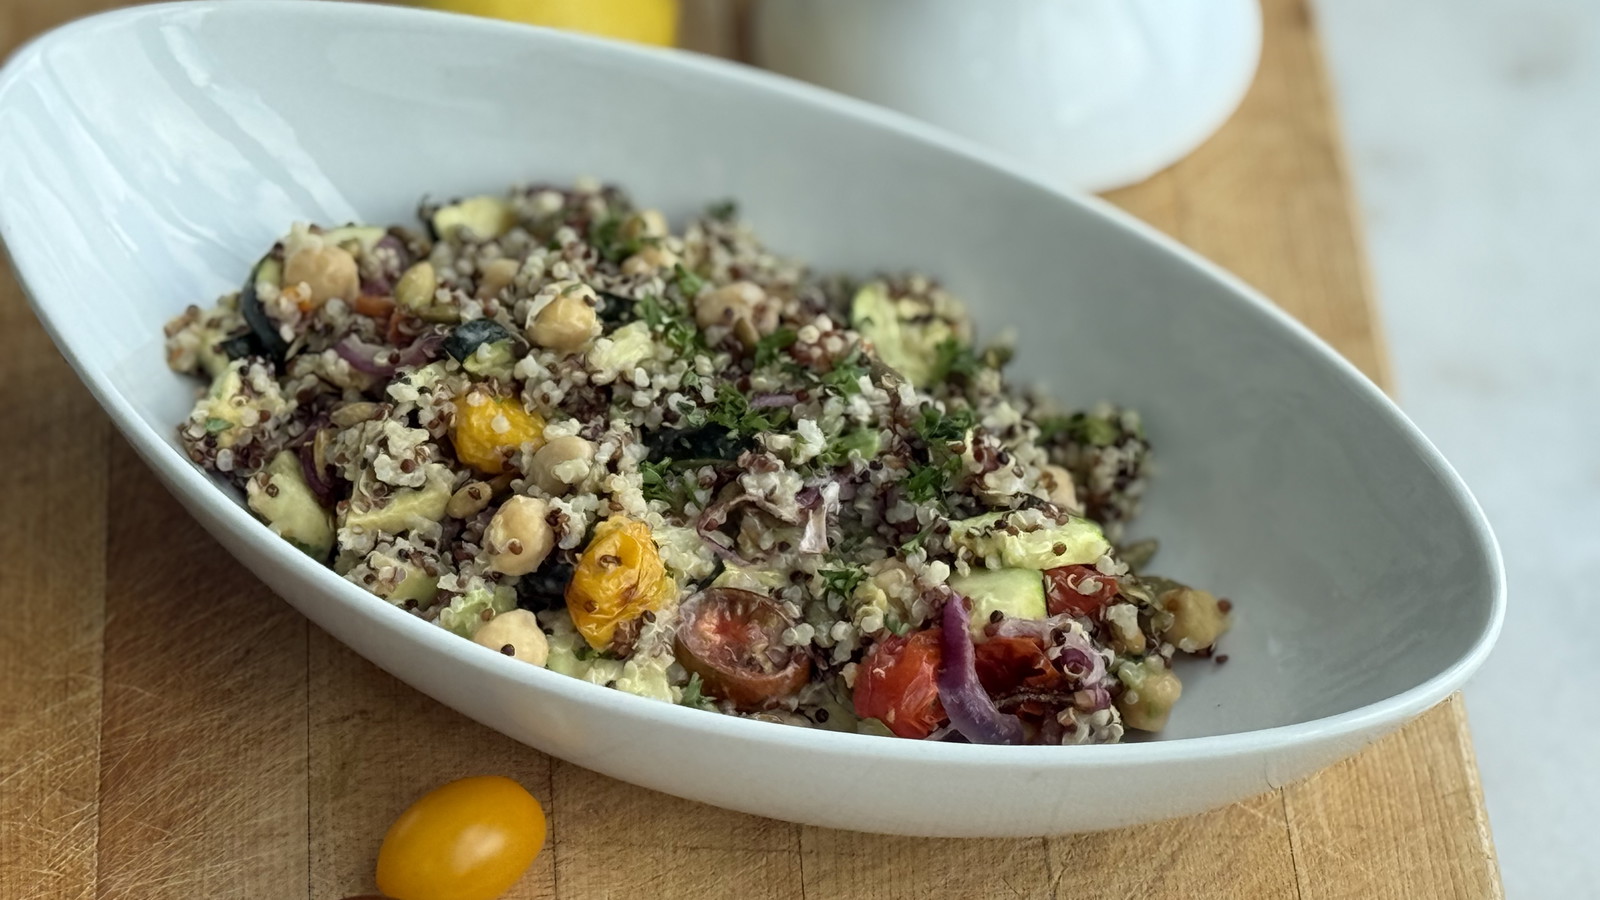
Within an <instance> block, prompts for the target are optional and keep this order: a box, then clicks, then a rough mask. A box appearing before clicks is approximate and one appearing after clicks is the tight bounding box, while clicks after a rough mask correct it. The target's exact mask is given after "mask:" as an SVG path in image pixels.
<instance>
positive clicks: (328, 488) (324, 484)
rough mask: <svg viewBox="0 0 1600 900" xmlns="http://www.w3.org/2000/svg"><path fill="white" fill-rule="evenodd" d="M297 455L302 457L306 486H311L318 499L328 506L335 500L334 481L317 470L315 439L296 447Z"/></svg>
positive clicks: (301, 465) (301, 468) (302, 470)
mask: <svg viewBox="0 0 1600 900" xmlns="http://www.w3.org/2000/svg"><path fill="white" fill-rule="evenodd" d="M295 456H297V457H299V459H300V471H301V473H302V474H304V475H305V477H306V486H307V487H310V488H311V493H313V494H315V495H316V497H317V500H318V501H320V502H321V503H322V505H324V506H327V505H329V504H330V503H331V502H332V501H333V482H331V481H329V480H328V479H327V478H325V477H323V473H321V472H319V471H317V462H316V455H315V446H314V442H313V441H306V442H305V443H303V444H301V445H300V446H299V447H297V448H296V449H295Z"/></svg>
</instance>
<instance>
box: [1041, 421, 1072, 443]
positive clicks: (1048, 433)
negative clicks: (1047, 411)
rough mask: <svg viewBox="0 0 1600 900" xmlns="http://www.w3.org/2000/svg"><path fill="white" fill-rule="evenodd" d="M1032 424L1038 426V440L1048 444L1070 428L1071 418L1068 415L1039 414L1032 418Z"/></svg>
mask: <svg viewBox="0 0 1600 900" xmlns="http://www.w3.org/2000/svg"><path fill="white" fill-rule="evenodd" d="M1034 424H1035V425H1038V426H1039V440H1040V441H1041V442H1042V443H1046V444H1048V443H1050V442H1052V441H1054V440H1055V439H1056V438H1058V437H1061V436H1062V435H1064V434H1066V433H1067V432H1068V431H1069V430H1071V428H1072V419H1071V417H1069V416H1040V417H1039V418H1037V419H1035V420H1034Z"/></svg>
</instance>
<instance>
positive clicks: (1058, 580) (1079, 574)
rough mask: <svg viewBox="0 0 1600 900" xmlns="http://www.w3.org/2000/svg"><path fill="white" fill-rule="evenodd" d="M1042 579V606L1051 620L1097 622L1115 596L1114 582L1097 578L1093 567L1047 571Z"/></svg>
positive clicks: (1096, 572) (1105, 578) (1110, 578)
mask: <svg viewBox="0 0 1600 900" xmlns="http://www.w3.org/2000/svg"><path fill="white" fill-rule="evenodd" d="M1044 576H1045V606H1046V608H1047V609H1048V610H1049V611H1050V615H1052V616H1059V615H1061V614H1063V613H1067V614H1071V615H1074V616H1088V617H1089V618H1091V619H1095V618H1099V617H1100V613H1101V611H1102V610H1104V609H1105V608H1106V606H1108V605H1109V604H1110V603H1111V598H1113V597H1115V596H1117V579H1115V578H1113V577H1111V576H1110V575H1102V574H1100V571H1099V570H1098V569H1096V568H1095V567H1094V566H1061V567H1060V568H1056V569H1046V570H1045V573H1044Z"/></svg>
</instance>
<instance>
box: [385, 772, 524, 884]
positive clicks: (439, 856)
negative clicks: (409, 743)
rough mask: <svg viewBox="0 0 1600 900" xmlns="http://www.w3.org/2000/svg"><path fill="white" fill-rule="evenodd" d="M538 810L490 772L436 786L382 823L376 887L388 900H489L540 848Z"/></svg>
mask: <svg viewBox="0 0 1600 900" xmlns="http://www.w3.org/2000/svg"><path fill="white" fill-rule="evenodd" d="M544 835H545V821H544V810H542V809H540V808H539V801H537V800H535V799H533V795H532V794H529V793H528V792H527V791H526V790H524V789H523V787H522V785H520V784H518V783H516V782H515V781H512V780H511V779H509V778H502V777H500V776H498V775H483V776H479V777H476V778H463V779H461V780H460V781H452V782H450V783H449V784H445V785H440V786H439V787H436V788H434V789H433V790H431V791H429V792H428V793H426V794H423V795H422V797H421V798H419V799H418V800H417V802H415V803H413V804H411V806H410V808H408V809H407V810H406V811H405V812H403V813H401V814H400V818H398V819H395V821H394V824H393V825H391V826H389V833H388V834H385V835H384V836H383V846H382V848H380V849H379V850H378V889H379V890H381V891H383V893H384V894H385V895H387V896H389V897H393V898H395V900H494V898H496V897H499V896H500V895H501V894H504V893H505V892H506V891H507V890H509V889H510V888H511V886H512V885H513V884H516V883H517V879H519V878H521V877H522V873H523V872H524V871H525V870H526V869H527V868H528V866H529V864H531V863H532V862H533V859H534V857H536V856H538V855H539V849H540V848H541V847H543V846H544Z"/></svg>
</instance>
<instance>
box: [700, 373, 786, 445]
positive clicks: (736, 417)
mask: <svg viewBox="0 0 1600 900" xmlns="http://www.w3.org/2000/svg"><path fill="white" fill-rule="evenodd" d="M704 417H705V421H706V422H710V423H714V424H717V425H721V426H722V427H723V428H726V429H728V430H729V431H730V432H732V433H733V434H734V435H736V436H750V435H756V434H760V433H761V432H763V431H775V430H777V428H778V426H779V424H781V423H782V422H784V421H785V420H786V419H788V417H789V411H788V410H786V409H751V408H750V398H749V397H747V396H745V394H744V392H743V391H741V390H739V389H738V388H736V387H734V386H733V385H732V384H730V383H728V382H726V381H724V382H723V383H721V384H719V385H717V396H716V399H715V400H712V401H711V406H710V407H708V408H707V409H706V410H705V411H704Z"/></svg>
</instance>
